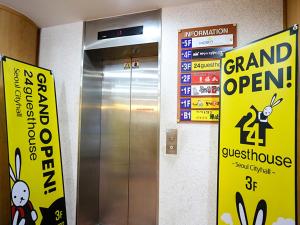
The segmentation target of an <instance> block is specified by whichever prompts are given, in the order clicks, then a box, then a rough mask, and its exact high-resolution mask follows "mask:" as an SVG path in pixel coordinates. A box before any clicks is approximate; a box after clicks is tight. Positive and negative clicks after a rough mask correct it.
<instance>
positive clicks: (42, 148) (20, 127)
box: [2, 57, 67, 225]
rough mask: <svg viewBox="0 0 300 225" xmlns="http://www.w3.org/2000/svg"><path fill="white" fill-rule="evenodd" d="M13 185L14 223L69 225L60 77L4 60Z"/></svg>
mask: <svg viewBox="0 0 300 225" xmlns="http://www.w3.org/2000/svg"><path fill="white" fill-rule="evenodd" d="M2 67H3V76H4V89H5V105H6V117H7V132H8V149H9V165H10V184H11V185H10V186H11V224H13V225H34V224H37V225H50V224H51V225H66V224H67V220H66V207H65V198H64V188H63V176H62V165H61V155H60V154H61V153H60V142H59V132H58V121H57V111H56V97H55V87H54V79H53V76H52V74H51V71H49V70H46V69H43V68H39V67H35V66H32V65H28V64H25V63H22V62H19V61H17V60H14V59H11V58H8V57H3V58H2Z"/></svg>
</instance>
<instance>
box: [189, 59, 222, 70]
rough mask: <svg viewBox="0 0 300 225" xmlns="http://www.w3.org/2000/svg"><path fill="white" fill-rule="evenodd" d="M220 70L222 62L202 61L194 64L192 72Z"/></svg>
mask: <svg viewBox="0 0 300 225" xmlns="http://www.w3.org/2000/svg"><path fill="white" fill-rule="evenodd" d="M207 70H220V60H202V61H195V62H192V71H207Z"/></svg>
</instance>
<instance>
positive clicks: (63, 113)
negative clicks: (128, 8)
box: [39, 22, 83, 225]
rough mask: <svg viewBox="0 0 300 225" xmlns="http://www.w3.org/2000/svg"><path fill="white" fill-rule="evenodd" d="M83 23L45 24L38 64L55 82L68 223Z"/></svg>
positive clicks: (73, 190)
mask: <svg viewBox="0 0 300 225" xmlns="http://www.w3.org/2000/svg"><path fill="white" fill-rule="evenodd" d="M82 32H83V23H82V22H78V23H72V24H66V25H62V26H55V27H49V28H44V29H42V31H41V39H40V57H39V65H40V66H42V67H45V68H49V69H51V70H52V71H53V74H54V78H55V85H56V95H57V109H58V119H59V128H60V141H61V150H62V159H63V174H64V182H65V196H66V205H67V216H68V222H69V225H74V224H75V212H76V206H75V200H76V182H77V153H78V125H79V100H80V83H81V51H82Z"/></svg>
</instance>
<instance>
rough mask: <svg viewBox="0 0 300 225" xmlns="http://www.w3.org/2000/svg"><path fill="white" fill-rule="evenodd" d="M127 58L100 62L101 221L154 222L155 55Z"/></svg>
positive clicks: (113, 224)
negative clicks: (133, 63)
mask: <svg viewBox="0 0 300 225" xmlns="http://www.w3.org/2000/svg"><path fill="white" fill-rule="evenodd" d="M131 60H132V58H130V59H121V60H119V59H118V60H104V61H103V62H102V72H103V80H102V105H101V141H100V181H99V222H100V224H101V225H155V224H157V223H156V221H157V215H156V214H157V188H158V185H157V180H158V177H157V173H158V129H159V127H158V96H159V92H158V91H159V86H158V85H159V74H158V58H157V56H151V57H139V58H138V62H139V66H138V67H135V68H124V62H128V61H131ZM135 60H136V59H135Z"/></svg>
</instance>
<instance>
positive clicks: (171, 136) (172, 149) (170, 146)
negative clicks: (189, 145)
mask: <svg viewBox="0 0 300 225" xmlns="http://www.w3.org/2000/svg"><path fill="white" fill-rule="evenodd" d="M166 138H167V140H166V153H167V154H174V155H176V154H177V129H167V134H166Z"/></svg>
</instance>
